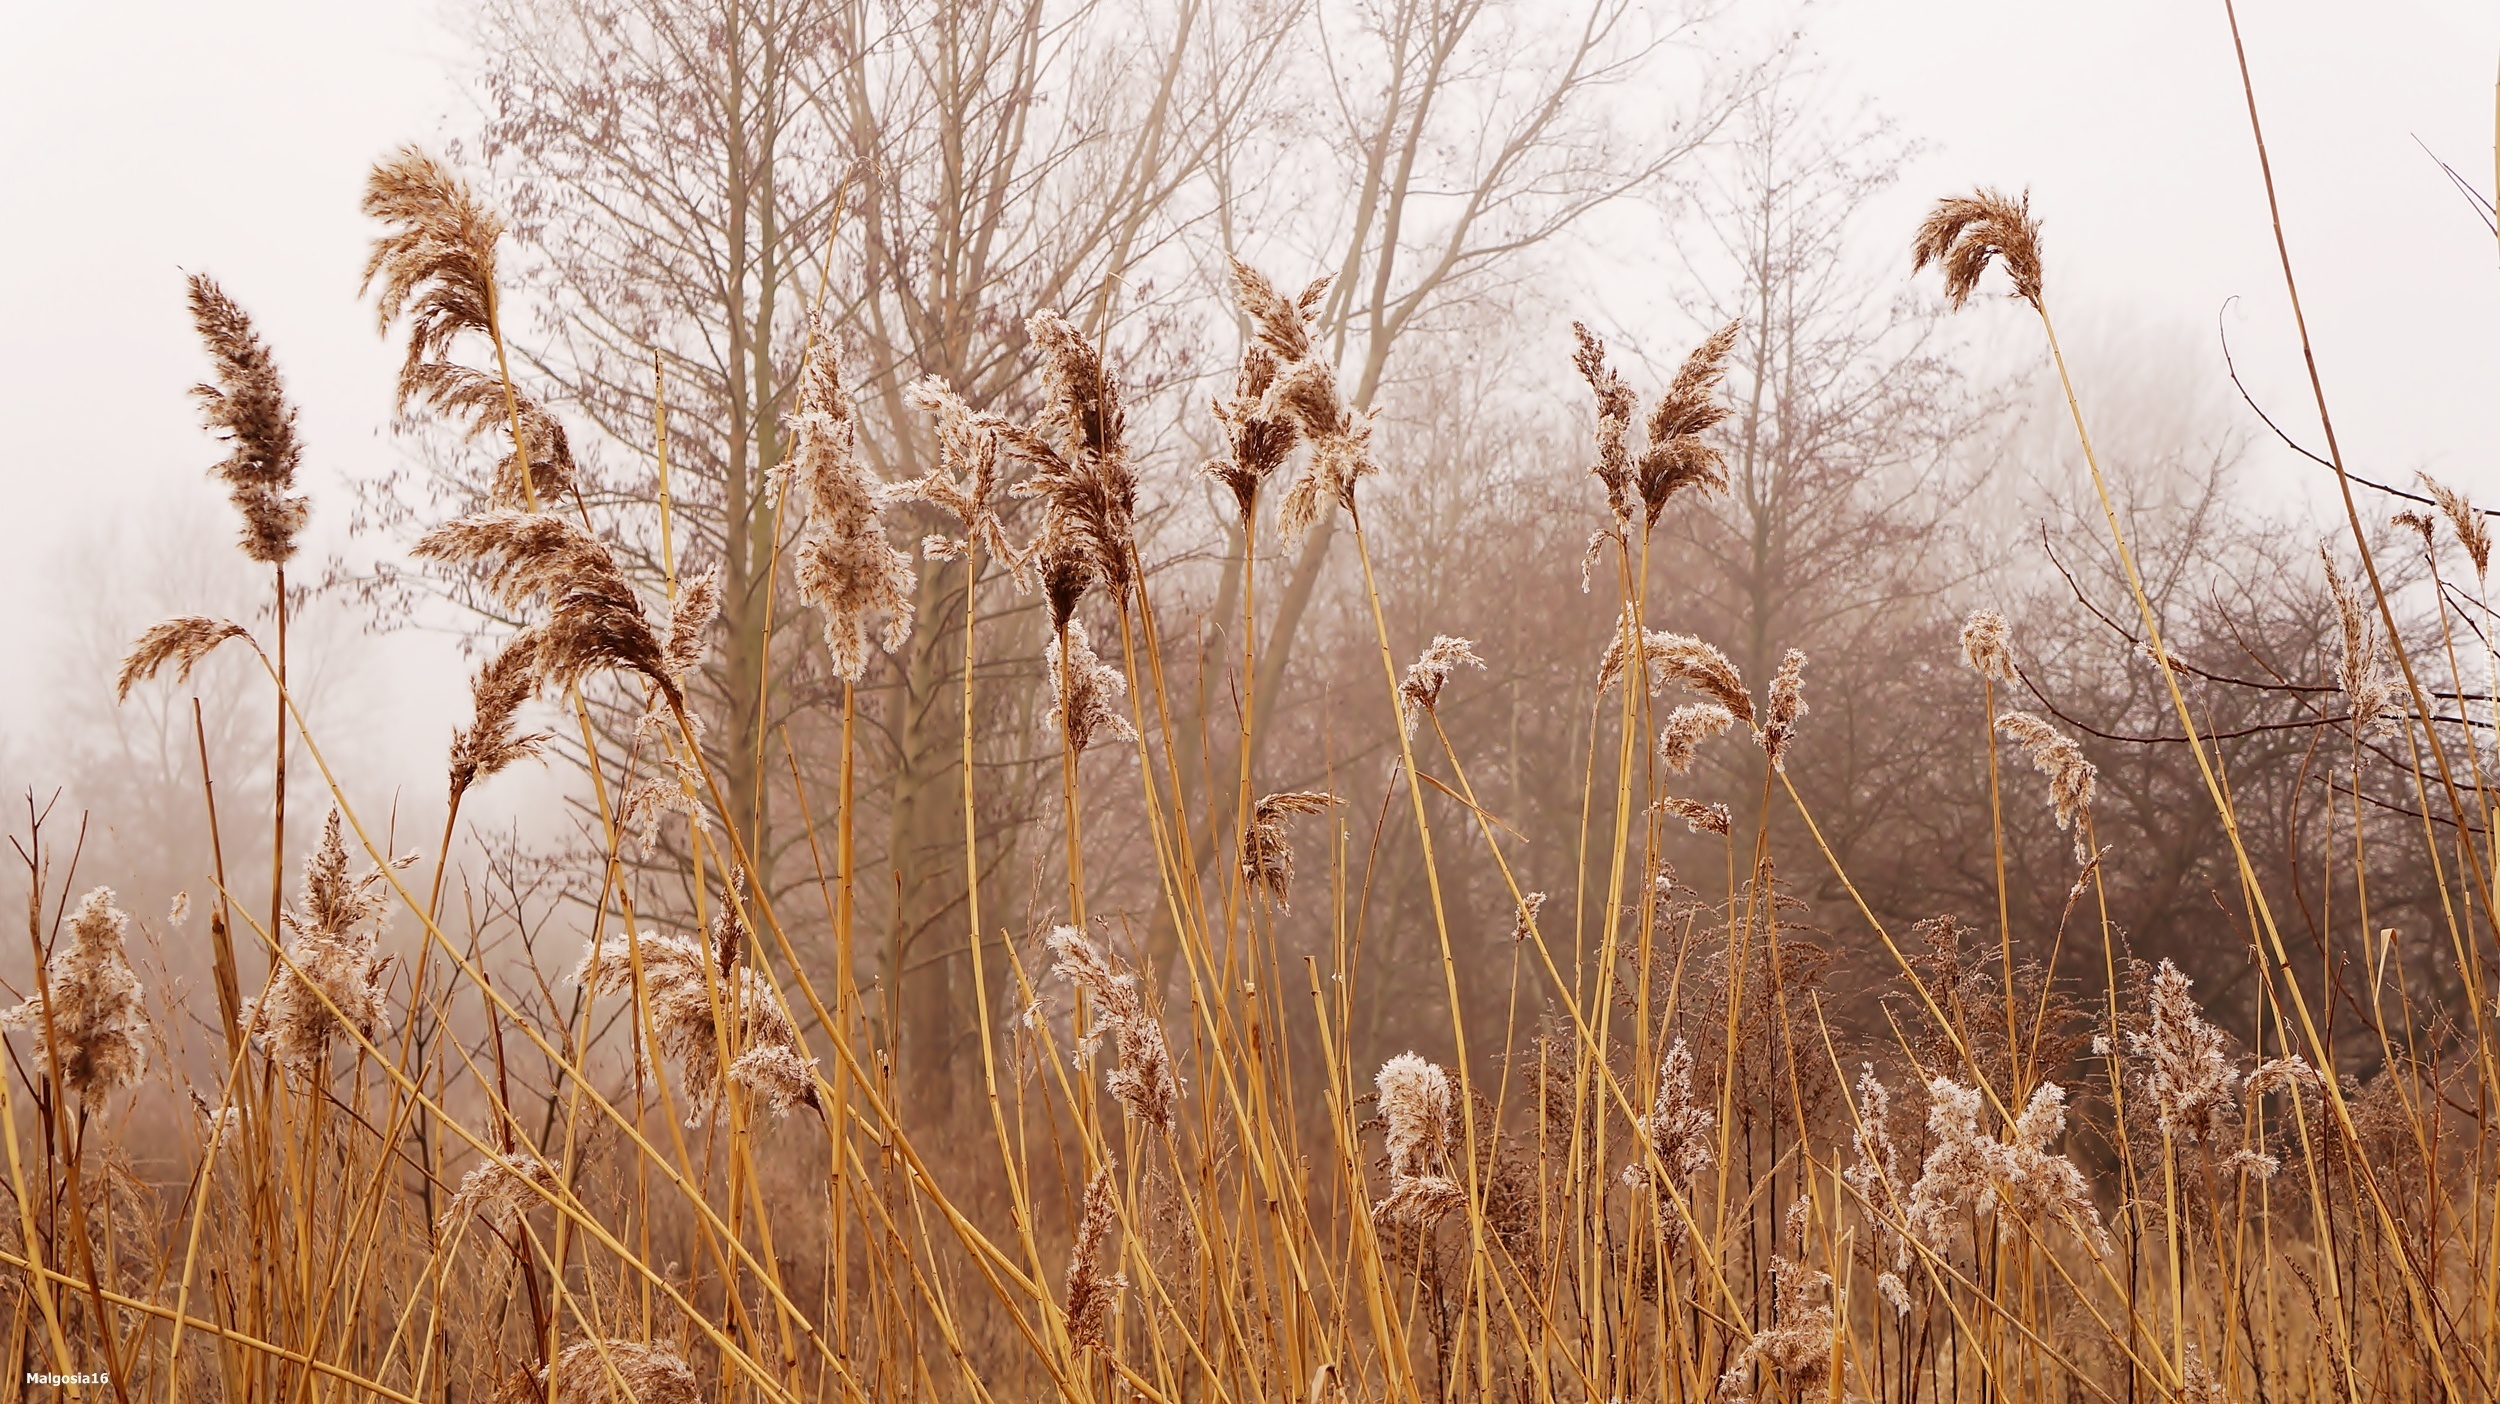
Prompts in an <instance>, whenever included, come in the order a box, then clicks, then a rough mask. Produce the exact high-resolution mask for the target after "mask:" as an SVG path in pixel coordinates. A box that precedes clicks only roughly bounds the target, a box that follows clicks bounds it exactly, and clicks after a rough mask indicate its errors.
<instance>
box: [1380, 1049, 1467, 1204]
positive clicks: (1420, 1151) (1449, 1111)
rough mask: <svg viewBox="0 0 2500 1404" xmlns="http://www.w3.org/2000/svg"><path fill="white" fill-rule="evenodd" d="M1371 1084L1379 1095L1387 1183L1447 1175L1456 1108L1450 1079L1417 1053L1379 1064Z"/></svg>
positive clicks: (1445, 1073)
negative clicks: (1383, 1128)
mask: <svg viewBox="0 0 2500 1404" xmlns="http://www.w3.org/2000/svg"><path fill="white" fill-rule="evenodd" d="M1372 1085H1373V1087H1374V1089H1375V1090H1376V1091H1378V1093H1379V1094H1380V1118H1381V1121H1382V1123H1383V1124H1384V1126H1385V1127H1386V1133H1385V1134H1386V1141H1387V1146H1388V1151H1389V1175H1390V1178H1392V1179H1393V1180H1394V1179H1404V1178H1406V1177H1407V1176H1410V1175H1427V1174H1435V1173H1439V1172H1441V1171H1443V1170H1446V1169H1447V1168H1448V1167H1449V1165H1450V1148H1451V1144H1452V1116H1453V1113H1454V1112H1455V1110H1456V1107H1457V1100H1456V1096H1455V1093H1454V1092H1453V1090H1452V1088H1451V1086H1450V1075H1449V1074H1448V1073H1447V1072H1445V1071H1443V1070H1442V1068H1441V1067H1440V1065H1439V1064H1437V1063H1433V1062H1431V1061H1429V1060H1427V1059H1425V1058H1424V1057H1423V1056H1422V1055H1420V1054H1416V1053H1400V1054H1399V1055H1398V1056H1396V1057H1394V1058H1391V1059H1390V1060H1389V1061H1387V1062H1385V1063H1382V1064H1381V1065H1380V1071H1379V1073H1378V1074H1377V1075H1375V1076H1374V1078H1373V1079H1372Z"/></svg>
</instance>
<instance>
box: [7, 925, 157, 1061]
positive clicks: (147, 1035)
mask: <svg viewBox="0 0 2500 1404" xmlns="http://www.w3.org/2000/svg"><path fill="white" fill-rule="evenodd" d="M129 929H130V918H129V917H127V916H125V915H123V913H122V911H121V909H120V908H118V907H116V906H114V905H113V889H111V888H109V887H98V888H93V889H91V890H89V891H88V893H87V895H86V896H85V897H84V898H82V899H81V900H80V901H79V903H78V911H77V913H76V914H75V915H73V916H72V917H71V918H70V927H69V941H68V943H67V944H65V945H63V946H61V947H60V948H59V949H57V950H55V951H54V952H53V953H52V958H51V959H50V960H48V961H46V962H45V963H44V978H43V982H42V984H41V986H40V987H38V988H37V990H36V991H35V992H34V993H33V994H32V995H31V996H29V997H28V998H27V1000H26V1001H25V1002H24V1003H22V1004H19V1005H17V1006H15V1007H14V1008H10V1009H5V1010H0V1028H19V1029H29V1030H32V1031H33V1032H34V1035H35V1057H36V1065H37V1066H38V1067H40V1068H42V1069H43V1071H44V1072H45V1073H46V1074H48V1075H49V1076H50V1077H51V1078H52V1079H53V1081H54V1082H55V1083H57V1084H58V1085H59V1086H60V1088H61V1090H62V1091H64V1092H66V1093H68V1094H69V1095H70V1096H72V1097H75V1098H77V1099H78V1103H79V1105H80V1106H82V1107H84V1108H86V1109H88V1110H90V1111H94V1110H98V1109H101V1108H102V1106H103V1105H104V1099H105V1098H107V1097H109V1096H111V1095H112V1094H113V1093H114V1092H116V1091H119V1090H120V1089H122V1088H124V1087H129V1086H133V1085H135V1084H136V1083H137V1082H138V1081H139V1078H140V1075H141V1074H143V1073H145V1072H146V1071H147V1066H148V1043H149V1041H150V1040H151V1039H152V1038H153V1037H154V1035H155V1026H154V1025H153V1024H151V1023H149V1021H148V1013H147V1004H146V1002H145V1000H144V999H143V998H142V996H141V990H140V987H139V976H138V972H136V971H134V970H132V969H131V968H130V957H129V955H128V954H127V952H126V950H125V948H124V945H123V942H124V940H125V938H126V937H127V935H128V933H129ZM56 1053H57V1055H58V1061H57V1062H56V1061H55V1055H56Z"/></svg>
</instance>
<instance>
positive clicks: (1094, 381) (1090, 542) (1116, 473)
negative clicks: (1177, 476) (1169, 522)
mask: <svg viewBox="0 0 2500 1404" xmlns="http://www.w3.org/2000/svg"><path fill="white" fill-rule="evenodd" d="M1024 325H1025V332H1026V334H1027V335H1028V336H1030V337H1031V338H1032V340H1033V345H1034V346H1035V348H1036V349H1038V350H1039V351H1040V352H1041V355H1042V378H1043V382H1044V385H1045V386H1046V388H1047V396H1048V404H1047V407H1046V408H1045V409H1044V411H1043V413H1042V417H1041V419H1040V420H1039V421H1038V422H1037V423H1036V424H1035V425H1034V426H1033V428H1032V429H1030V430H1019V429H1014V428H1012V427H1011V428H1010V429H1009V430H1008V431H1006V432H1005V433H1004V434H1003V435H1002V437H1003V438H1004V440H1005V442H1006V444H1007V446H1008V447H1009V448H1010V449H1011V450H1013V451H1014V452H1015V453H1016V454H1017V455H1018V456H1020V457H1023V458H1025V459H1028V460H1030V461H1031V462H1032V464H1033V468H1034V471H1033V475H1032V476H1031V477H1029V478H1026V479H1025V480H1024V481H1023V482H1021V483H1018V484H1016V486H1015V487H1014V488H1013V489H1011V490H1010V491H1011V494H1012V495H1013V496H1017V497H1039V498H1041V499H1042V501H1043V503H1044V504H1045V509H1046V515H1045V518H1044V521H1043V526H1042V534H1043V536H1044V538H1045V539H1047V540H1048V541H1050V542H1051V543H1052V544H1053V550H1054V552H1055V553H1057V554H1059V555H1061V556H1062V557H1063V558H1064V559H1066V560H1067V561H1070V562H1081V563H1082V569H1083V572H1084V574H1085V575H1088V576H1090V577H1091V578H1092V579H1093V580H1099V581H1101V582H1102V584H1103V585H1104V586H1105V587H1106V588H1107V589H1109V590H1110V592H1111V594H1112V596H1113V598H1115V599H1117V598H1121V597H1123V596H1124V595H1125V594H1126V592H1127V590H1128V587H1129V585H1130V584H1131V583H1132V581H1133V580H1134V578H1135V576H1136V565H1135V562H1136V558H1137V543H1136V536H1137V470H1136V468H1135V466H1134V465H1132V464H1131V463H1130V462H1129V458H1128V443H1127V425H1128V419H1127V413H1126V411H1125V410H1123V409H1122V408H1121V405H1120V392H1119V385H1118V383H1117V382H1116V381H1114V380H1113V379H1112V378H1111V374H1110V372H1109V371H1108V370H1107V369H1106V368H1105V367H1104V366H1103V362H1102V356H1101V354H1100V353H1099V352H1097V351H1096V350H1095V349H1094V347H1093V345H1092V344H1091V343H1090V342H1088V341H1086V339H1085V337H1084V334H1083V333H1081V332H1079V331H1078V330H1077V329H1076V326H1075V324H1074V323H1072V322H1070V321H1069V320H1068V319H1067V318H1065V317H1062V316H1060V315H1059V314H1058V313H1056V312H1037V313H1035V314H1033V316H1031V317H1029V318H1027V319H1026V320H1025V324H1024ZM1079 588H1080V589H1081V588H1082V587H1081V586H1080V587H1079ZM1067 605H1068V607H1069V608H1073V607H1074V605H1075V600H1074V598H1073V597H1071V598H1069V599H1068V601H1067ZM1054 608H1056V602H1055V601H1054ZM1066 618H1067V615H1066V613H1065V612H1064V611H1063V612H1059V613H1057V615H1056V618H1055V620H1054V622H1064V621H1065V619H1066Z"/></svg>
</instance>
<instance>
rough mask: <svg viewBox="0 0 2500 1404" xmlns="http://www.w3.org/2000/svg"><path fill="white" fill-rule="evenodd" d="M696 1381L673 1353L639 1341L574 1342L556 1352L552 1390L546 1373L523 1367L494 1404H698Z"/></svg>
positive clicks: (699, 1387) (689, 1368) (699, 1390)
mask: <svg viewBox="0 0 2500 1404" xmlns="http://www.w3.org/2000/svg"><path fill="white" fill-rule="evenodd" d="M702 1399H703V1386H702V1382H701V1381H700V1380H698V1379H697V1378H696V1376H695V1373H694V1367H693V1366H691V1365H688V1364H687V1363H686V1362H685V1360H684V1359H683V1358H681V1357H680V1356H678V1355H677V1354H676V1353H675V1352H673V1351H669V1350H666V1349H663V1348H662V1347H659V1346H655V1345H646V1344H644V1343H642V1342H640V1341H629V1340H601V1341H575V1342H574V1343H573V1344H571V1345H569V1346H566V1347H565V1348H564V1349H563V1350H562V1351H560V1352H558V1353H557V1355H556V1394H555V1398H554V1399H552V1400H549V1399H548V1398H547V1371H546V1369H545V1368H544V1367H541V1368H539V1369H538V1370H535V1371H523V1372H521V1373H520V1374H518V1375H515V1376H514V1377H513V1379H512V1380H511V1381H510V1382H509V1383H507V1384H506V1385H505V1386H504V1388H503V1389H502V1390H500V1391H498V1392H497V1394H496V1397H495V1400H494V1404H700V1401H701V1400H702Z"/></svg>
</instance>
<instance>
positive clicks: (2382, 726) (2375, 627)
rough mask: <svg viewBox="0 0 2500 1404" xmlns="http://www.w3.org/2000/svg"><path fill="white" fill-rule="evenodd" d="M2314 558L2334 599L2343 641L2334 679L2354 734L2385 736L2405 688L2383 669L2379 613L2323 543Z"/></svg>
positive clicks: (2399, 712)
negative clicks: (2321, 566)
mask: <svg viewBox="0 0 2500 1404" xmlns="http://www.w3.org/2000/svg"><path fill="white" fill-rule="evenodd" d="M2318 559H2319V560H2320V561H2322V562H2324V563H2325V565H2326V588H2327V593H2328V595H2329V596H2331V597H2332V598H2333V600H2334V602H2335V626H2336V632H2337V634H2338V635H2339V636H2340V641H2341V643H2342V645H2343V649H2342V652H2341V654H2340V655H2339V656H2338V658H2337V662H2336V671H2335V681H2336V684H2337V685H2338V686H2340V687H2341V688H2342V689H2343V690H2344V701H2345V703H2346V705H2348V706H2349V707H2350V708H2351V709H2352V725H2353V734H2354V735H2355V736H2356V737H2359V738H2367V737H2371V736H2379V735H2384V734H2386V733H2387V732H2388V731H2390V730H2392V729H2393V728H2394V726H2395V723H2396V722H2397V720H2398V719H2400V718H2401V717H2403V715H2404V704H2403V691H2402V689H2401V688H2400V687H2399V686H2398V685H2397V682H2396V680H2395V678H2394V677H2392V676H2391V675H2390V674H2389V673H2388V670H2387V640H2386V639H2385V638H2384V637H2383V636H2382V635H2381V634H2380V633H2379V620H2378V611H2376V610H2374V609H2372V608H2370V607H2369V606H2368V605H2366V604H2364V603H2362V600H2361V596H2360V592H2358V591H2357V590H2355V589H2354V588H2353V586H2352V583H2351V582H2350V581H2348V580H2346V579H2345V578H2344V573H2343V572H2342V571H2340V570H2338V569H2336V568H2335V557H2334V555H2333V554H2332V553H2330V552H2329V551H2328V550H2327V549H2326V546H2325V544H2324V543H2323V542H2321V543H2320V544H2319V546H2318Z"/></svg>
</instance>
